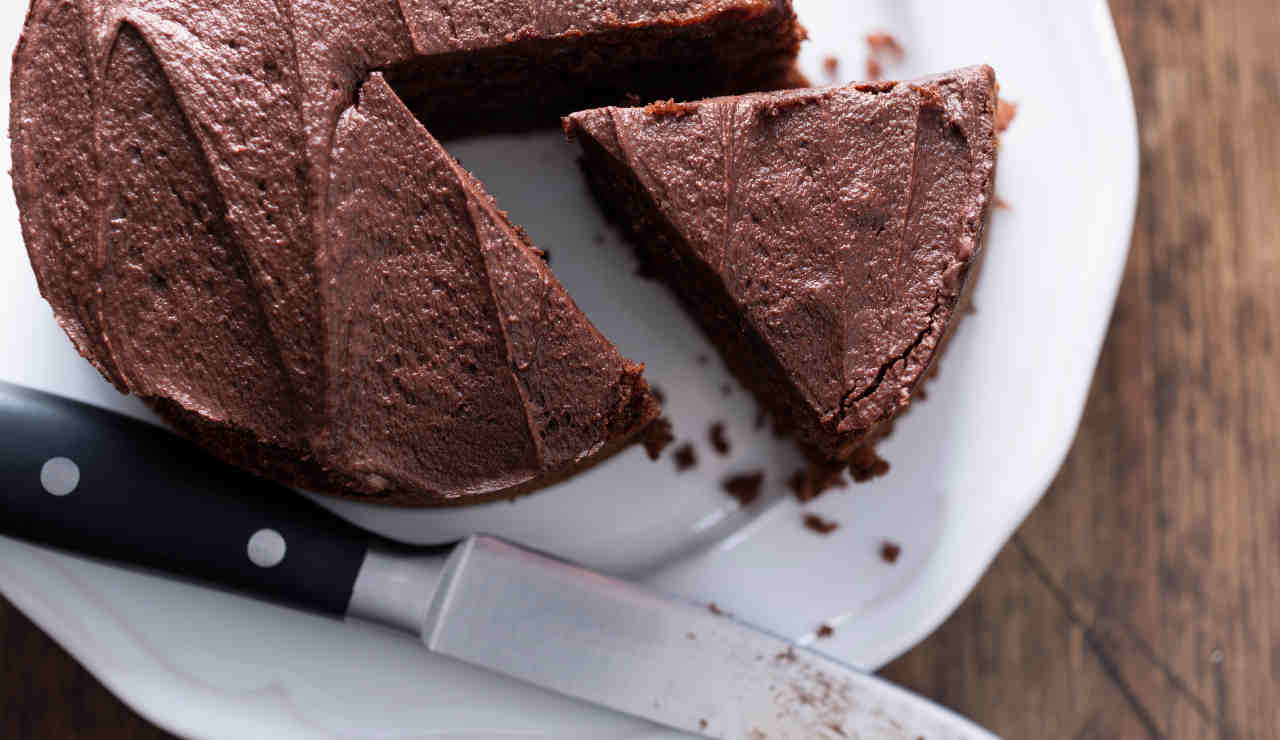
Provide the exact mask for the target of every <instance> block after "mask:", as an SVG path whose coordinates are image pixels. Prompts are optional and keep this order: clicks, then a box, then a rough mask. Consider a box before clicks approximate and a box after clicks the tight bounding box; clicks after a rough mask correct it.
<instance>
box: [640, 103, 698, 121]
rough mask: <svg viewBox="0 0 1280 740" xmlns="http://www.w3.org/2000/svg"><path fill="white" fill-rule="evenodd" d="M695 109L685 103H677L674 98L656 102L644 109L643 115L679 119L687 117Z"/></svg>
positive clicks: (695, 107)
mask: <svg viewBox="0 0 1280 740" xmlns="http://www.w3.org/2000/svg"><path fill="white" fill-rule="evenodd" d="M696 109H697V106H694V105H688V104H686V103H677V102H676V101H675V99H674V98H668V99H667V100H658V101H655V102H652V103H650V104H648V105H646V106H645V107H644V112H645V115H647V116H653V117H654V118H657V117H658V116H675V117H676V118H681V117H684V116H687V115H689V114H690V113H692V112H693V111H695V110H696Z"/></svg>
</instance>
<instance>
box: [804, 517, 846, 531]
mask: <svg viewBox="0 0 1280 740" xmlns="http://www.w3.org/2000/svg"><path fill="white" fill-rule="evenodd" d="M804 526H806V527H808V528H809V529H811V530H813V531H814V532H817V533H818V534H820V535H828V534H831V533H832V532H834V531H836V530H837V529H839V528H840V525H839V524H838V523H836V522H833V521H831V520H830V519H823V518H822V517H820V516H818V515H817V514H805V515H804Z"/></svg>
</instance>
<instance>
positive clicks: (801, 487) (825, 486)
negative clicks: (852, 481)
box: [788, 462, 849, 503]
mask: <svg viewBox="0 0 1280 740" xmlns="http://www.w3.org/2000/svg"><path fill="white" fill-rule="evenodd" d="M844 468H845V466H844V464H843V463H834V462H826V463H810V464H809V467H807V468H802V469H800V470H797V471H796V472H795V473H794V474H792V476H791V479H790V481H788V485H789V486H791V490H792V492H793V493H795V496H796V500H797V501H799V502H800V503H805V502H808V501H812V500H814V499H815V498H817V497H819V496H821V495H822V494H823V493H825V492H827V491H829V490H831V489H832V488H844V487H845V486H847V485H849V484H848V482H847V481H845V479H844Z"/></svg>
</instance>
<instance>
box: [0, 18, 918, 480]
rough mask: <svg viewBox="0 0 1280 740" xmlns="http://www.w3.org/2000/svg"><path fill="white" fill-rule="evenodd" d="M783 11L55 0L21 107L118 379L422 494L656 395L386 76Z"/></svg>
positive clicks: (615, 434)
mask: <svg viewBox="0 0 1280 740" xmlns="http://www.w3.org/2000/svg"><path fill="white" fill-rule="evenodd" d="M767 14H778V15H779V17H785V18H789V19H791V21H793V20H794V16H793V15H792V14H791V11H790V5H789V3H787V2H785V1H784V0H639V1H638V2H628V3H621V4H619V3H613V2H603V1H597V0H592V1H591V2H585V3H584V2H578V1H577V0H572V1H571V0H513V1H511V2H505V1H504V2H499V1H498V0H452V1H451V2H445V3H441V2H436V1H428V0H359V1H357V0H345V1H344V0H36V1H35V2H34V3H33V5H32V8H31V11H30V14H29V16H28V20H27V25H26V29H25V32H24V35H23V38H22V41H21V42H20V45H19V48H18V51H17V53H16V56H15V60H16V61H15V65H14V77H13V86H12V89H13V103H12V110H11V116H12V125H11V132H12V137H13V160H14V170H13V175H14V185H15V189H16V192H17V196H18V202H19V206H20V208H21V215H22V225H23V233H24V236H25V239H26V243H27V247H28V251H29V253H30V256H31V261H32V265H33V267H34V268H35V272H36V276H37V279H38V281H39V284H40V288H41V291H42V293H43V294H44V295H45V296H46V298H47V299H48V300H49V302H50V304H51V305H52V306H53V309H54V313H55V316H56V317H57V319H58V321H59V323H60V324H61V325H62V326H63V328H64V329H65V330H66V332H67V334H68V336H69V337H70V338H71V340H72V341H73V342H74V343H75V345H76V347H77V349H78V350H79V351H80V352H81V353H82V354H83V355H84V356H85V357H87V358H88V359H89V360H90V361H91V362H93V363H94V365H95V366H96V367H98V369H99V370H100V371H101V372H102V374H103V375H104V376H105V377H107V378H108V379H109V380H110V381H111V382H112V383H114V384H115V385H116V386H117V387H118V388H119V389H120V390H122V391H129V392H133V393H137V394H138V395H140V396H141V397H143V398H145V399H147V400H148V401H149V402H151V403H152V404H153V405H155V406H156V408H158V409H159V410H160V411H161V412H162V413H164V414H165V415H166V416H167V417H168V418H169V419H170V420H171V421H173V422H174V423H175V424H176V425H178V426H179V427H180V428H181V429H183V430H184V431H186V432H187V433H188V434H190V435H192V436H194V437H195V438H196V439H197V440H199V441H201V442H202V443H204V444H205V445H207V446H208V447H210V449H212V450H213V451H214V452H215V453H216V454H219V455H220V456H222V457H224V458H225V459H228V460H230V461H232V462H235V463H237V464H240V465H243V466H245V467H248V468H250V469H253V470H256V471H258V472H261V473H264V474H268V475H271V476H274V477H276V478H279V479H282V480H284V481H286V482H289V483H294V484H297V485H302V486H305V487H310V488H313V489H320V490H327V491H338V492H343V493H348V494H359V495H365V496H371V497H377V498H378V499H379V500H383V501H392V502H398V503H418V504H422V503H431V504H435V503H451V502H459V501H463V502H466V501H473V500H479V499H483V498H488V497H493V496H501V495H509V494H512V493H515V492H519V491H522V490H526V489H528V488H530V487H536V486H537V485H539V484H542V483H545V482H546V481H548V480H550V479H552V478H554V477H556V476H558V475H563V474H565V473H566V472H568V471H571V470H572V469H574V468H575V467H578V466H581V465H583V464H586V463H588V462H590V461H592V460H593V459H595V458H597V457H598V456H601V455H603V454H605V453H607V452H609V451H611V450H612V449H614V448H616V447H617V446H618V445H619V444H621V443H622V442H623V441H624V440H625V439H627V438H629V437H631V436H633V435H634V433H636V432H637V431H639V430H640V429H641V428H643V426H644V425H645V424H646V423H647V422H648V421H649V420H651V419H652V418H653V417H654V416H655V415H656V412H657V404H656V402H655V401H654V400H653V399H652V397H651V396H650V394H649V392H648V389H647V386H646V385H645V383H644V381H643V379H642V378H641V371H642V368H641V367H640V366H639V365H636V364H634V363H631V362H628V361H627V360H626V359H625V358H623V357H622V356H621V355H619V354H618V352H617V351H616V349H615V348H614V347H613V345H612V344H610V343H609V342H608V341H607V340H606V339H605V338H604V337H602V336H601V335H600V334H599V333H598V332H597V331H596V330H595V329H594V328H593V327H592V326H591V325H590V323H589V322H588V321H587V320H586V318H585V317H584V316H583V315H582V314H581V312H580V311H578V309H577V307H576V306H575V305H574V304H573V302H572V300H571V299H570V298H569V297H568V296H567V295H566V294H565V292H564V291H563V289H562V288H561V286H560V285H559V284H558V283H557V282H556V281H555V279H554V278H553V277H552V276H551V274H550V273H549V272H548V270H547V268H546V267H545V265H544V264H543V263H542V261H541V260H539V259H538V258H537V255H538V252H537V250H536V249H534V248H533V247H532V246H531V245H530V244H529V243H528V240H527V239H526V238H525V237H524V236H523V234H522V233H521V232H520V231H519V230H518V229H516V228H515V227H513V226H512V225H511V224H510V223H509V221H508V220H507V218H506V216H505V214H503V213H502V212H501V211H500V210H498V208H497V206H496V205H495V203H494V202H493V200H492V198H490V197H489V196H488V195H487V194H485V193H484V191H483V190H482V189H481V187H480V185H479V183H478V182H476V180H475V179H474V178H473V177H472V176H471V175H470V174H468V173H467V172H466V171H464V170H463V169H462V168H461V167H460V166H458V164H457V163H456V162H455V161H454V160H453V159H452V158H451V157H449V155H448V154H447V153H446V152H445V151H444V150H443V149H442V148H441V147H440V145H439V143H438V142H437V141H436V140H435V139H434V138H433V137H432V136H431V135H430V134H429V133H427V131H426V130H425V129H424V128H422V126H421V125H420V124H418V122H417V120H415V118H414V117H413V115H412V114H411V113H410V112H409V110H408V109H407V108H406V107H405V106H404V105H403V104H402V103H401V102H400V101H399V99H398V98H397V96H396V95H395V93H394V92H393V91H392V89H391V87H390V86H389V85H388V83H387V82H386V80H384V79H383V77H382V76H381V74H379V72H378V71H379V70H388V71H389V72H390V71H394V69H395V68H397V66H399V65H406V64H411V63H415V62H417V61H420V60H422V59H424V58H429V57H431V56H432V55H437V54H445V53H448V54H455V55H456V54H459V53H463V52H465V53H471V52H476V51H481V50H487V51H494V50H498V51H501V50H502V49H504V48H506V47H507V46H510V45H513V44H516V45H518V44H525V45H526V46H521V47H520V48H527V44H528V43H530V42H537V41H546V40H555V41H559V42H563V43H565V44H574V43H582V44H587V43H590V42H591V39H592V38H593V37H594V36H595V35H598V34H603V33H624V32H626V33H630V32H632V31H634V30H636V29H641V28H658V29H675V28H686V27H694V26H697V25H698V24H702V23H710V22H713V21H714V22H727V21H726V19H728V20H732V19H735V18H737V19H752V18H759V17H762V16H764V15H767ZM791 21H788V22H791ZM789 33H791V32H789ZM788 38H789V39H790V41H789V42H788V43H792V44H793V42H794V41H795V40H796V39H797V38H798V36H796V37H794V38H792V37H791V36H789V37H788ZM579 40H581V41H579ZM513 48H514V47H513ZM786 48H790V49H791V52H790V53H792V54H793V53H794V48H793V45H792V46H791V47H786ZM906 320H907V319H905V318H904V319H903V321H906ZM827 390H828V389H826V388H825V387H823V388H817V389H816V390H815V393H816V392H818V391H821V392H822V393H826V392H827ZM822 397H823V398H825V395H824V396H822Z"/></svg>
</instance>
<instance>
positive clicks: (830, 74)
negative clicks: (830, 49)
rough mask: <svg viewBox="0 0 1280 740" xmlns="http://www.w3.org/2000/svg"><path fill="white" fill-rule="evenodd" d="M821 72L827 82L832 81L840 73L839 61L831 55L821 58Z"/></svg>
mask: <svg viewBox="0 0 1280 740" xmlns="http://www.w3.org/2000/svg"><path fill="white" fill-rule="evenodd" d="M822 71H823V72H824V73H826V75H827V79H828V80H832V81H834V80H835V79H836V75H837V74H839V72H840V60H839V59H837V58H835V57H834V56H832V55H831V54H828V55H826V56H825V57H823V58H822Z"/></svg>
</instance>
